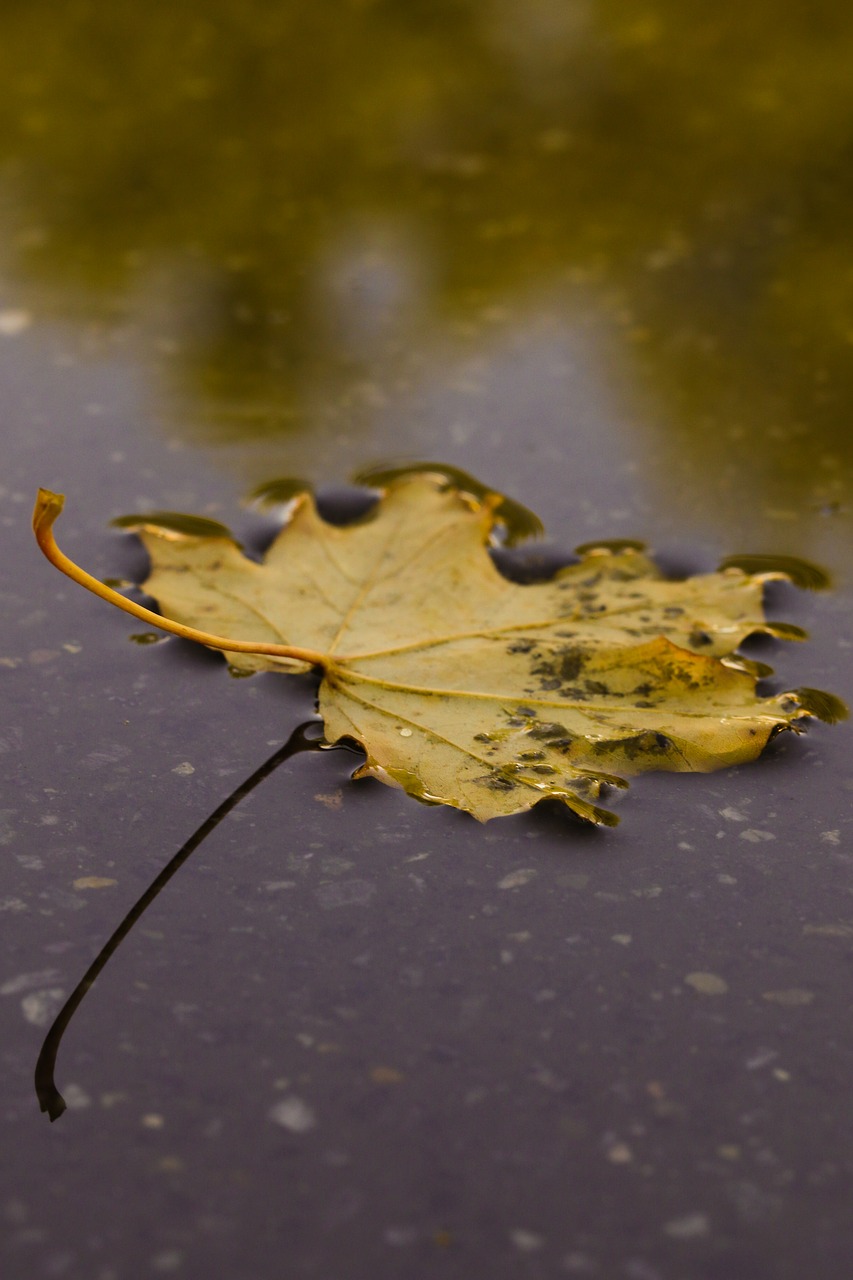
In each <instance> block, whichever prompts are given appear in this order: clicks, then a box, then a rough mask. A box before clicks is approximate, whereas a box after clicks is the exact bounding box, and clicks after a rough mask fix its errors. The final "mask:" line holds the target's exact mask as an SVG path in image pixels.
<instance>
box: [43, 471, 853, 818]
mask: <svg viewBox="0 0 853 1280" xmlns="http://www.w3.org/2000/svg"><path fill="white" fill-rule="evenodd" d="M471 490H474V491H473V492H472V491H471ZM505 501H506V500H505V499H504V498H503V497H502V496H501V495H499V494H494V493H491V492H489V491H488V490H485V489H484V488H483V487H482V486H479V485H475V484H473V483H472V484H471V485H468V486H466V485H465V483H464V478H461V477H460V473H452V475H451V477H448V475H447V474H444V473H441V472H438V471H420V472H418V473H415V474H410V473H407V472H406V471H405V470H403V471H401V472H398V473H391V475H390V478H389V479H388V480H387V482H386V483H385V484H384V486H383V488H382V491H381V497H380V500H379V501H378V502H377V504H376V505H375V507H374V508H373V509H372V510H371V512H370V513H369V514H368V515H367V516H366V517H365V518H363V519H361V520H360V521H358V522H356V523H353V524H349V525H345V526H336V525H332V524H329V523H328V522H327V521H325V520H324V519H323V518H322V517H321V516H320V514H319V513H318V510H317V507H316V504H315V502H314V500H313V498H312V496H311V495H310V493H307V492H303V493H300V494H298V495H296V496H295V497H294V498H293V499H292V500H291V502H290V504H289V508H288V517H287V520H286V523H285V524H284V526H283V528H282V530H281V531H280V533H279V534H278V536H277V538H276V539H275V541H274V542H273V543H272V545H271V546H270V548H269V550H268V551H267V554H266V557H265V559H264V561H263V563H256V562H255V561H252V560H250V559H248V558H247V557H246V556H245V555H244V554H243V552H242V550H241V549H240V547H239V545H238V544H237V543H236V542H235V541H234V540H233V538H231V536H230V534H229V533H228V531H227V530H226V529H224V527H222V526H218V525H214V524H212V523H211V522H203V521H196V522H195V523H193V522H189V523H188V522H187V519H186V518H181V519H180V520H179V521H175V520H170V519H169V518H153V517H149V518H145V517H139V518H128V519H127V520H124V521H122V522H121V523H122V524H123V525H124V526H125V527H131V528H133V529H134V530H135V532H137V533H138V535H139V537H140V538H141V539H142V541H143V543H144V544H145V546H146V548H147V550H148V552H149V555H150V557H151V564H152V572H151V575H150V577H149V578H148V579H147V581H146V583H145V590H146V591H147V592H148V594H150V595H152V596H153V597H154V598H155V599H156V601H157V602H158V605H159V608H160V609H161V611H162V615H163V616H161V615H160V614H155V613H153V612H151V611H149V610H146V609H143V608H142V607H141V606H140V605H137V604H135V603H133V602H132V601H129V600H127V599H126V598H125V597H123V596H119V595H117V593H115V592H113V591H112V590H111V588H109V587H107V586H105V585H104V584H103V583H100V582H98V581H97V580H96V579H94V578H91V577H90V576H89V575H88V574H86V573H85V572H84V571H83V570H81V569H79V568H78V567H77V566H76V565H74V564H73V563H72V562H71V561H69V560H68V559H67V557H65V556H64V555H63V553H62V552H61V551H60V550H59V548H58V547H57V546H56V543H55V541H54V539H53V533H52V525H53V521H54V519H55V518H56V515H57V514H58V513H59V511H60V510H61V508H62V499H61V498H60V497H59V496H58V495H55V494H51V493H49V492H47V491H45V490H42V491H41V492H40V495H39V501H38V502H37V504H36V510H35V513H34V527H35V529H36V536H37V538H38V540H39V543H40V545H41V547H42V549H43V550H44V551H45V553H46V554H47V555H48V556H49V558H50V559H51V560H53V562H54V563H55V564H57V566H58V567H60V568H61V569H63V571H64V572H66V573H69V575H70V576H72V577H74V578H76V580H77V581H80V582H82V583H83V584H84V585H86V586H88V587H89V588H90V589H91V590H94V591H95V592H96V593H97V594H99V595H101V596H103V597H104V598H106V599H109V600H111V601H113V602H114V603H116V604H119V605H120V606H121V607H122V608H124V609H126V610H127V611H128V612H131V613H133V614H135V615H136V616H140V617H143V618H145V620H146V621H148V622H153V623H154V624H156V625H158V626H160V627H163V628H164V629H167V630H170V631H173V632H176V633H177V634H180V635H184V636H186V637H188V638H190V639H194V640H198V641H201V642H202V643H204V644H207V645H208V646H210V647H213V648H218V649H222V650H226V651H227V652H228V656H229V661H230V663H231V665H232V668H234V669H236V670H238V671H241V672H246V673H249V672H254V671H304V670H307V669H309V668H311V667H314V668H317V669H318V670H319V671H320V673H321V681H320V688H319V712H320V715H321V716H322V718H323V721H324V725H325V734H326V738H327V740H328V741H329V742H337V741H340V740H341V739H352V740H354V741H355V742H357V743H359V744H360V745H361V746H362V748H363V749H364V751H365V754H366V760H365V763H364V764H363V765H362V766H361V768H360V769H358V770H357V771H356V773H355V774H354V776H355V777H365V776H368V775H369V776H373V777H377V778H380V779H382V780H383V781H384V782H388V783H393V784H396V785H398V786H401V787H403V788H404V789H405V790H406V791H407V792H409V793H410V794H411V795H414V796H417V797H418V798H420V799H421V800H425V801H428V802H434V803H441V804H448V805H453V806H455V807H456V808H458V809H463V810H466V811H467V812H469V813H471V814H473V815H474V816H475V817H476V818H479V819H481V820H486V819H489V818H493V817H496V816H499V815H506V814H512V813H518V812H520V811H523V810H526V809H529V808H530V807H531V806H532V805H534V804H536V803H537V802H538V801H540V800H542V799H545V798H551V799H557V800H560V801H562V802H564V803H565V804H566V805H567V806H568V807H569V808H570V809H572V810H574V812H575V813H577V814H579V815H580V816H581V817H582V818H585V819H588V820H590V821H593V822H599V823H606V824H613V823H615V821H616V818H615V816H614V815H613V814H611V813H608V812H607V811H606V810H604V809H602V808H601V807H599V805H598V804H597V803H596V801H597V800H598V798H599V795H600V793H601V791H602V789H603V788H604V787H606V786H608V785H611V786H625V785H627V784H626V783H625V780H624V779H625V776H626V775H631V774H636V773H639V772H642V771H644V770H649V769H668V770H675V771H687V770H691V771H697V770H698V771H708V770H712V769H719V768H722V767H724V766H728V765H734V764H739V763H741V762H744V761H749V760H753V759H755V758H756V757H757V756H758V755H759V754H760V753H761V751H762V749H763V748H764V747H765V745H766V744H767V742H768V740H769V739H770V738H771V737H773V736H774V735H775V734H776V733H778V732H779V731H780V730H784V729H793V730H795V731H799V730H800V729H801V728H802V726H803V723H804V721H805V720H806V719H807V718H808V717H809V716H812V715H818V716H820V717H821V718H823V719H829V720H832V719H838V718H840V717H841V716H842V715H843V714H844V709H843V706H842V704H841V703H839V702H838V700H837V699H833V698H832V697H831V696H830V695H822V694H818V693H817V692H816V691H814V690H807V689H801V690H795V691H789V692H786V693H780V694H775V695H773V696H770V697H760V696H757V694H756V681H757V679H758V678H759V677H760V676H762V675H765V674H767V671H768V670H769V669H768V668H762V667H760V665H759V664H757V663H754V662H751V661H750V660H749V659H747V658H744V657H742V656H739V655H737V654H736V652H735V651H736V649H737V647H738V645H739V644H740V643H741V641H742V640H744V638H745V637H746V636H749V635H752V634H754V633H756V632H764V633H767V634H770V635H775V636H779V637H782V638H786V639H797V638H802V637H803V633H802V632H800V631H799V630H798V629H797V628H795V627H791V626H787V625H785V624H782V623H771V622H768V621H767V620H766V619H765V617H764V613H763V608H762V593H763V588H764V584H765V583H766V582H767V581H768V580H770V579H773V578H782V577H786V576H790V575H786V574H784V573H782V572H781V571H778V570H775V569H772V568H770V569H766V570H765V571H763V572H758V573H749V572H747V571H745V570H744V569H742V568H740V567H737V566H736V565H730V566H729V567H727V568H725V569H723V570H722V571H718V572H715V573H709V574H702V575H698V576H696V577H692V578H688V579H687V580H685V581H672V580H668V579H666V578H664V577H663V576H662V574H661V572H660V570H659V569H658V567H657V566H656V565H655V564H654V562H653V561H652V560H651V559H650V558H649V557H648V556H646V555H645V554H644V552H643V551H642V550H641V549H639V548H638V546H637V545H636V544H604V545H594V546H593V545H590V546H587V547H583V548H580V549H579V554H580V560H579V562H578V563H576V564H572V565H569V566H568V567H566V568H563V569H561V570H560V571H559V572H558V573H557V574H556V575H555V576H554V577H553V578H552V579H551V580H549V581H547V582H537V583H533V584H527V585H521V584H519V583H517V582H512V581H510V580H509V579H507V578H506V577H504V576H503V575H502V574H501V573H500V572H499V571H498V569H497V568H496V566H495V564H494V562H493V560H492V558H491V556H490V554H489V550H488V548H489V545H490V542H492V541H493V538H494V533H495V526H496V524H497V523H498V517H497V515H496V512H497V511H498V510H499V509H500V508H501V506H502V504H504V503H505Z"/></svg>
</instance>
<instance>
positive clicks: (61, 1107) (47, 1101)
mask: <svg viewBox="0 0 853 1280" xmlns="http://www.w3.org/2000/svg"><path fill="white" fill-rule="evenodd" d="M320 723H321V722H320V721H319V720H308V721H306V722H305V723H304V724H301V725H299V726H298V728H296V729H294V731H293V733H292V734H291V735H290V737H289V738H288V740H287V742H286V743H285V744H284V745H283V746H281V747H279V748H278V750H277V751H275V752H274V753H273V754H272V755H271V756H270V757H269V759H268V760H265V761H264V763H263V764H262V765H261V766H260V768H258V769H256V770H255V772H254V773H253V774H252V775H251V776H250V777H248V778H246V780H245V781H244V782H241V783H240V785H239V787H237V788H236V789H235V790H234V791H232V792H231V794H230V796H228V797H227V799H225V800H223V801H222V804H220V805H219V806H218V807H217V808H216V809H214V811H213V813H211V814H210V816H209V817H208V818H206V819H205V820H204V822H203V823H202V824H201V826H199V827H197V828H196V830H195V831H194V832H193V834H192V835H191V836H190V837H189V839H188V840H187V841H186V842H185V843H184V844H183V845H182V846H181V848H180V849H179V850H178V852H177V853H176V854H175V856H174V857H173V858H172V859H171V860H170V861H169V862H167V864H166V866H165V867H164V868H163V870H162V871H161V872H160V873H159V875H158V876H157V877H156V878H155V879H154V880H153V881H152V882H151V884H150V885H149V886H148V888H147V889H146V890H145V892H144V893H143V894H142V896H141V898H139V899H138V900H137V901H136V902H135V903H134V905H133V906H132V907H131V909H130V911H128V913H127V915H126V916H125V917H124V919H123V920H122V922H121V924H120V925H119V926H118V928H117V929H116V930H115V931H114V932H113V934H112V935H111V936H110V937H109V939H108V940H107V942H106V943H105V944H104V946H103V947H102V948H101V950H100V951H99V952H98V955H97V956H96V957H95V959H94V960H93V961H92V963H91V964H90V965H89V968H88V969H87V970H86V972H85V973H84V975H83V977H82V978H81V979H80V981H79V982H78V983H77V986H76V987H75V988H74V990H73V991H72V992H71V995H70V996H69V997H68V999H67V1000H66V1001H65V1004H64V1005H63V1006H62V1008H61V1009H60V1011H59V1013H58V1014H57V1015H56V1017H55V1018H54V1020H53V1023H52V1024H51V1027H50V1030H49V1031H48V1033H47V1035H46V1036H45V1038H44V1043H43V1044H42V1047H41V1052H40V1053H39V1056H38V1061H37V1063H36V1069H35V1087H36V1094H37V1096H38V1100H39V1105H40V1107H41V1109H42V1111H46V1112H47V1114H48V1115H49V1116H50V1119H51V1122H52V1121H54V1120H58V1119H59V1117H60V1116H61V1115H62V1113H63V1111H65V1109H66V1105H67V1104H66V1102H65V1099H64V1098H63V1096H62V1094H61V1093H60V1092H59V1090H58V1089H57V1087H56V1084H55V1082H54V1072H55V1069H56V1056H57V1054H58V1052H59V1046H60V1044H61V1042H62V1037H63V1035H64V1034H65V1032H66V1030H67V1028H68V1024H69V1023H70V1021H71V1019H72V1018H73V1016H74V1014H75V1013H76V1012H77V1010H78V1008H79V1007H80V1004H81V1003H82V1001H83V998H84V996H85V995H86V993H87V992H88V991H89V990H90V989H91V988H92V987H93V986H94V984H95V982H96V980H97V978H98V977H99V975H100V974H101V972H102V971H103V969H104V967H105V965H106V964H107V961H108V960H109V959H110V957H111V956H112V955H113V954H114V953H115V951H116V950H117V949H118V947H119V946H120V945H121V943H122V942H123V941H124V939H125V938H126V937H127V935H128V934H129V933H130V931H131V929H132V928H133V926H134V925H135V924H136V922H137V920H139V918H140V916H142V914H143V913H144V912H145V911H146V910H147V908H148V907H149V906H150V905H151V903H152V902H153V901H154V899H155V898H156V897H157V895H158V894H159V893H160V891H161V889H163V888H164V887H165V886H166V885H167V884H168V882H169V881H170V880H171V878H172V876H173V875H174V874H175V872H176V871H178V870H179V869H180V868H181V867H182V866H183V865H184V863H185V862H186V860H187V859H188V858H189V856H190V854H192V853H194V852H195V850H196V849H197V848H198V846H199V845H200V844H201V843H202V841H203V840H205V839H206V838H207V837H208V836H209V835H210V833H211V832H212V831H213V830H214V828H216V827H217V826H218V825H219V823H220V822H221V821H222V819H223V818H225V817H227V816H228V814H229V813H230V812H231V810H232V809H234V808H236V806H237V805H238V804H239V803H240V801H241V800H244V799H245V798H246V796H247V795H248V794H249V792H250V791H252V790H254V788H255V787H256V786H257V785H258V783H260V782H263V780H264V778H267V777H269V775H270V774H271V773H272V772H273V771H274V770H275V769H277V768H278V766H279V765H280V764H283V763H284V762H285V760H289V759H290V757H291V756H295V755H298V754H299V753H300V752H302V751H319V750H322V749H324V748H325V749H327V750H328V749H329V745H328V744H327V743H325V742H324V741H323V739H322V738H309V737H308V732H309V730H311V729H314V728H319V727H320Z"/></svg>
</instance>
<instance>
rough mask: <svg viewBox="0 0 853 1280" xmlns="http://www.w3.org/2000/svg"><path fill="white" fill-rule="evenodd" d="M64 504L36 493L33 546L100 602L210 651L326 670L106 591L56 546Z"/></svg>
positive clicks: (304, 654)
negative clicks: (177, 619)
mask: <svg viewBox="0 0 853 1280" xmlns="http://www.w3.org/2000/svg"><path fill="white" fill-rule="evenodd" d="M64 503H65V499H64V498H63V496H62V494H60V493H52V492H51V491H50V489H39V491H38V497H37V498H36V505H35V508H34V510H33V532H34V533H35V535H36V542H37V543H38V544H39V547H40V548H41V550H42V551H43V552H44V554H45V556H46V557H47V559H48V560H49V561H50V563H51V564H52V565H54V566H55V567H56V568H57V569H59V571H60V572H61V573H64V574H65V575H66V577H69V578H71V580H72V581H73V582H77V583H79V585H80V586H81V587H85V588H86V589H87V590H88V591H91V592H93V594H94V595H96V596H100V597H101V599H102V600H108V601H109V603H110V604H114V605H116V606H117V607H118V608H119V609H124V611H125V613H130V614H132V615H133V617H135V618H141V619H142V621H143V622H147V623H149V624H150V625H151V626H154V627H159V628H160V629H161V630H162V631H170V632H171V633H172V634H173V635H176V636H181V637H182V639H184V640H196V641H198V642H199V643H200V644H205V645H207V646H208V648H210V649H222V650H224V651H225V652H226V653H256V654H260V655H263V656H267V657H271V658H291V659H293V660H295V661H297V662H306V663H308V664H309V665H310V666H312V667H320V668H322V669H323V670H324V671H325V670H326V668H327V667H328V666H329V657H328V655H327V654H324V653H318V652H317V650H315V649H301V648H299V647H298V646H297V645H289V644H271V643H268V642H266V641H261V640H258V641H254V640H229V639H228V637H227V636H215V635H210V634H209V633H208V632H207V631H199V630H198V628H196V627H188V626H185V625H184V623H182V622H175V621H174V620H173V619H172V618H165V617H164V616H163V615H162V614H160V613H154V611H153V610H151V609H146V608H145V607H144V606H143V605H141V604H136V603H135V602H134V601H133V600H128V599H127V597H126V596H123V595H121V594H120V592H118V591H114V590H113V589H112V587H108V586H107V585H106V583H104V582H100V581H99V580H98V579H97V578H94V577H93V576H92V574H90V573H87V572H86V570H85V569H81V568H80V566H79V565H77V564H75V563H74V561H73V560H71V559H69V557H68V556H67V555H65V553H64V552H63V551H60V549H59V547H58V546H57V545H56V539H55V538H54V536H53V524H54V521H55V520H56V517H57V516H58V515H59V514H60V512H61V511H62V508H63V506H64Z"/></svg>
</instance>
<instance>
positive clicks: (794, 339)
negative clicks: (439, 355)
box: [0, 0, 853, 503]
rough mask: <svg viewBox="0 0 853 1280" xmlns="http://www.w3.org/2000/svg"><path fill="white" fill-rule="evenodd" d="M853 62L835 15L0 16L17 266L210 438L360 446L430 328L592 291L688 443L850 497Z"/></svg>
mask: <svg viewBox="0 0 853 1280" xmlns="http://www.w3.org/2000/svg"><path fill="white" fill-rule="evenodd" d="M851 66H853V10H848V9H847V8H846V7H845V6H842V5H839V4H838V3H837V0H808V2H806V0H802V2H800V0H791V2H790V3H788V4H786V5H785V6H784V10H780V7H779V5H778V4H776V3H769V2H768V0H753V3H752V4H750V5H744V4H743V3H742V2H741V0H738V2H737V3H734V2H733V0H719V2H718V3H717V4H715V5H713V6H697V5H688V4H684V3H683V0H657V2H654V3H648V4H642V3H641V4H636V3H633V2H630V3H629V2H628V0H526V3H525V4H524V5H522V6H519V5H518V4H517V3H515V2H514V0H429V2H427V0H312V2H311V3H305V0H277V2H276V3H270V0H168V3H167V2H166V0H151V3H149V4H146V5H144V6H143V5H140V4H139V3H138V0H114V3H112V4H111V5H109V6H103V5H98V4H96V3H94V0H91V2H90V0H26V3H24V0H7V4H6V6H5V7H4V18H3V38H2V41H0V72H2V78H3V84H4V86H5V109H4V111H3V113H2V115H0V164H2V169H0V175H2V185H0V195H2V197H3V206H2V212H3V221H4V223H5V225H6V227H7V233H6V271H7V275H10V276H11V277H12V278H13V279H15V280H17V281H18V282H19V283H20V286H21V288H22V289H23V290H24V292H25V295H26V290H28V289H29V290H33V289H37V290H39V298H40V300H41V301H42V303H43V305H45V306H47V307H48V308H50V309H52V310H54V311H55V312H56V313H58V314H64V315H67V316H72V317H85V318H87V319H90V318H91V317H92V316H99V317H100V318H101V319H102V320H105V321H106V322H107V323H108V324H115V325H125V326H131V327H133V328H134V332H135V333H137V335H139V342H140V343H141V344H142V346H143V348H144V349H145V350H146V351H148V353H149V357H150V360H151V361H152V362H153V364H155V365H156V366H157V367H159V366H161V365H162V366H163V367H164V368H168V369H169V370H170V371H171V372H170V374H169V376H170V378H172V379H173V383H172V386H173V391H174V392H175V393H177V392H179V391H180V392H181V393H182V394H183V395H184V396H190V397H191V398H192V400H193V401H194V403H196V404H197V405H198V406H200V407H199V409H198V411H197V412H196V413H194V414H193V415H192V422H193V427H192V430H193V431H195V432H199V431H200V432H203V433H207V436H208V438H217V439H235V438H240V439H249V438H251V437H259V436H263V435H264V433H268V434H270V435H272V434H278V433H281V432H287V431H296V430H299V431H309V432H310V430H311V429H312V427H313V426H314V425H315V424H316V422H317V421H318V420H319V418H320V417H322V415H323V414H324V413H325V414H327V415H328V413H330V412H332V410H331V409H330V408H329V406H334V412H335V413H337V414H339V416H340V418H341V421H342V423H343V425H344V428H345V429H346V430H348V431H352V430H355V429H357V427H358V423H359V421H362V420H364V418H365V417H366V416H369V414H370V413H371V412H372V411H373V410H374V409H375V407H376V406H379V405H381V404H382V403H384V400H385V397H386V396H387V395H388V394H389V390H390V389H392V388H393V387H395V386H399V385H403V384H405V383H406V380H407V379H410V378H411V377H412V376H413V373H414V372H415V371H416V370H417V368H418V367H419V365H418V360H419V359H420V356H419V353H420V352H422V351H423V350H424V349H426V347H428V346H429V345H430V344H432V345H435V344H436V343H440V342H447V341H450V340H455V339H457V338H458V339H459V340H460V341H462V340H464V341H468V342H469V343H470V344H473V348H474V349H476V345H477V341H478V335H479V334H480V333H481V332H483V330H484V327H488V325H489V324H491V325H494V324H500V323H501V322H502V321H503V320H505V319H506V318H507V317H509V319H510V320H511V318H512V316H513V315H514V314H515V312H514V308H516V307H517V308H519V309H523V308H524V307H525V306H526V305H528V303H529V300H530V299H531V298H532V297H535V296H536V295H537V293H541V294H542V296H547V299H548V305H549V307H551V308H552V309H555V308H556V310H557V311H558V312H560V311H561V309H563V310H565V312H566V314H572V313H573V312H574V311H575V310H576V309H577V308H578V307H579V306H580V305H581V302H582V304H583V306H584V307H586V308H589V307H592V308H593V310H595V311H596V312H597V313H599V314H601V315H603V316H605V317H606V318H607V322H608V323H607V326H606V333H607V334H608V335H609V336H608V339H607V340H608V343H609V346H608V350H607V352H606V356H607V360H608V361H610V362H613V363H614V364H617V363H618V364H620V365H623V366H625V367H626V368H627V369H628V371H629V377H628V379H627V380H626V379H623V380H622V383H620V386H624V385H625V382H626V381H627V384H628V385H629V386H630V385H632V380H633V384H636V385H637V386H638V387H641V386H642V387H643V388H644V395H645V396H646V397H648V393H649V390H650V389H651V391H652V392H653V393H654V395H655V396H656V397H657V399H658V402H659V404H660V405H661V406H662V407H661V409H660V416H661V418H662V424H663V426H664V428H665V430H666V432H667V437H668V445H667V447H668V448H670V449H672V450H673V452H674V453H675V454H676V455H688V456H692V457H693V458H694V459H695V460H696V461H697V463H699V462H701V464H702V465H705V462H707V464H708V465H711V464H714V463H716V464H718V465H719V466H720V467H723V468H724V467H725V466H732V465H734V466H745V465H751V464H753V463H754V462H755V460H756V459H758V462H759V464H760V473H761V483H762V484H763V485H764V486H765V491H766V494H767V495H769V496H770V497H772V498H773V499H774V500H775V499H778V500H780V501H785V500H787V499H788V498H789V497H790V495H792V494H794V493H796V492H797V490H798V488H799V487H800V486H801V485H802V483H803V478H804V476H806V475H807V476H809V477H811V478H812V480H813V483H812V486H811V492H812V493H813V494H817V495H818V496H819V497H820V498H821V499H822V500H825V501H826V502H827V503H832V502H833V501H837V500H839V499H840V498H842V497H843V496H844V495H845V493H846V487H845V486H846V484H847V478H846V477H847V469H849V468H850V466H851V465H853V431H851V430H850V425H849V421H848V412H849V407H850V404H851V400H853V360H851V354H853V350H852V349H851V348H852V347H853V264H851V259H850V249H849V219H850V213H849V210H850V204H851V195H853V165H851V158H853V156H851V153H853V75H851V73H850V68H851ZM568 412H569V411H568V410H567V415H568ZM568 429H570V428H569V427H568V426H567V430H568ZM187 430H189V428H188V429H187ZM413 447H414V449H415V450H416V451H417V452H420V451H421V450H422V449H423V447H424V446H423V444H420V445H418V444H417V443H415V444H414V445H413Z"/></svg>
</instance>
